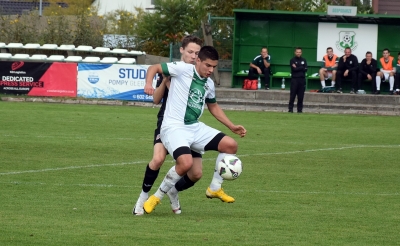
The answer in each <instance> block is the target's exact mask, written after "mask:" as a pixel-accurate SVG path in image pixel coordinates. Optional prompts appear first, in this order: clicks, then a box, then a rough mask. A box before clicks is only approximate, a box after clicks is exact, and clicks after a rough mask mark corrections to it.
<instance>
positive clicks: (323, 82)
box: [321, 80, 325, 88]
mask: <svg viewBox="0 0 400 246" xmlns="http://www.w3.org/2000/svg"><path fill="white" fill-rule="evenodd" d="M321 86H322V88H325V80H324V81H322V80H321Z"/></svg>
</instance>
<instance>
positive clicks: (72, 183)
mask: <svg viewBox="0 0 400 246" xmlns="http://www.w3.org/2000/svg"><path fill="white" fill-rule="evenodd" d="M157 111H158V109H157V108H141V107H128V106H95V105H62V104H45V103H11V102H0V126H1V127H0V187H1V188H0V245H206V244H207V245H398V244H399V242H400V233H399V231H400V193H399V180H400V171H399V161H398V160H399V157H400V153H399V151H400V145H399V135H398V129H399V119H398V117H386V116H365V115H317V114H288V113H267V112H242V111H226V114H227V115H228V116H229V117H230V118H231V119H232V121H233V122H235V123H237V124H242V125H244V126H245V127H246V129H247V131H248V134H247V136H246V137H245V138H242V139H241V138H238V137H236V136H234V134H233V133H230V132H229V130H228V129H226V128H225V127H224V126H223V125H221V124H220V123H219V122H217V121H216V120H215V119H214V118H213V117H212V116H211V115H210V114H209V112H208V111H206V112H205V113H204V115H203V117H202V121H203V122H205V123H206V124H209V125H211V126H213V127H215V128H218V129H221V130H222V131H224V132H225V133H227V134H228V135H230V136H233V137H234V138H235V139H237V141H238V142H239V152H238V156H239V157H240V159H241V160H242V162H243V165H244V170H243V173H242V175H241V176H240V177H239V179H237V180H236V181H232V182H228V181H227V182H225V183H224V185H223V187H224V188H225V191H226V192H227V193H228V194H230V195H232V196H234V197H235V198H236V202H235V203H233V204H225V203H222V202H220V201H219V200H215V199H212V200H209V199H207V198H206V197H205V190H206V188H207V187H208V185H209V183H210V181H211V178H212V172H213V169H214V162H215V158H216V155H217V154H216V153H215V152H208V153H206V154H205V155H204V168H203V178H202V179H201V180H200V181H199V182H198V183H197V184H196V185H195V186H194V187H193V188H191V189H189V190H187V191H184V192H182V193H181V194H180V200H181V206H182V214H181V215H175V214H173V213H172V212H171V210H170V206H169V201H168V198H167V197H166V198H165V199H164V200H163V201H162V204H161V205H159V206H157V208H156V210H155V211H154V212H153V213H152V214H150V215H145V216H141V217H135V216H132V214H131V210H132V207H133V205H134V203H135V201H136V199H137V197H138V195H139V193H140V190H141V184H142V179H143V174H144V170H145V167H146V165H147V163H148V161H149V160H150V159H151V156H152V137H153V131H154V128H155V124H156V114H157ZM172 165H173V162H172V159H171V157H168V158H167V161H166V163H165V164H164V167H163V168H162V169H161V172H160V175H159V178H158V180H157V181H156V184H155V187H154V188H153V189H152V192H151V193H153V192H154V191H155V190H156V188H157V187H158V185H159V184H160V182H161V181H162V179H163V177H164V175H165V172H166V171H167V170H168V169H169V168H170V167H171V166H172Z"/></svg>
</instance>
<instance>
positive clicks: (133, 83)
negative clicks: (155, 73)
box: [78, 63, 156, 102]
mask: <svg viewBox="0 0 400 246" xmlns="http://www.w3.org/2000/svg"><path fill="white" fill-rule="evenodd" d="M148 67H149V66H148V65H124V64H91V63H79V64H78V96H79V97H85V98H102V99H117V100H132V101H143V102H152V101H153V96H149V95H146V94H145V93H144V85H145V78H146V73H147V68H148ZM155 83H156V78H154V79H153V86H154V87H155Z"/></svg>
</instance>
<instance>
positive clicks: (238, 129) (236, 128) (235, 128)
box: [207, 103, 246, 137]
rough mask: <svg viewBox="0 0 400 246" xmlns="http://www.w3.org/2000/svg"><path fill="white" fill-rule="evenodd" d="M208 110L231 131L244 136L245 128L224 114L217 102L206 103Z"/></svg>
mask: <svg viewBox="0 0 400 246" xmlns="http://www.w3.org/2000/svg"><path fill="white" fill-rule="evenodd" d="M207 107H208V110H209V111H210V113H211V114H212V115H213V116H214V117H215V118H216V119H217V120H218V121H219V122H221V123H222V124H224V125H225V126H226V127H228V128H229V129H230V130H231V131H232V132H234V133H236V134H238V135H239V136H240V137H244V136H246V129H245V128H244V127H243V126H241V125H235V124H233V123H232V121H230V119H229V118H228V117H227V116H226V114H225V113H224V111H223V110H222V109H221V107H220V106H219V105H218V103H207Z"/></svg>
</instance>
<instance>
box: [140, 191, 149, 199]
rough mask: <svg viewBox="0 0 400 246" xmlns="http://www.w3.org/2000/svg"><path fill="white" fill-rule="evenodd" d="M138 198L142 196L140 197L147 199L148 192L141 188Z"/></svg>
mask: <svg viewBox="0 0 400 246" xmlns="http://www.w3.org/2000/svg"><path fill="white" fill-rule="evenodd" d="M139 196H140V198H142V199H146V200H147V198H149V193H148V192H144V191H143V190H142V192H141V193H140V195H139Z"/></svg>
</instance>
